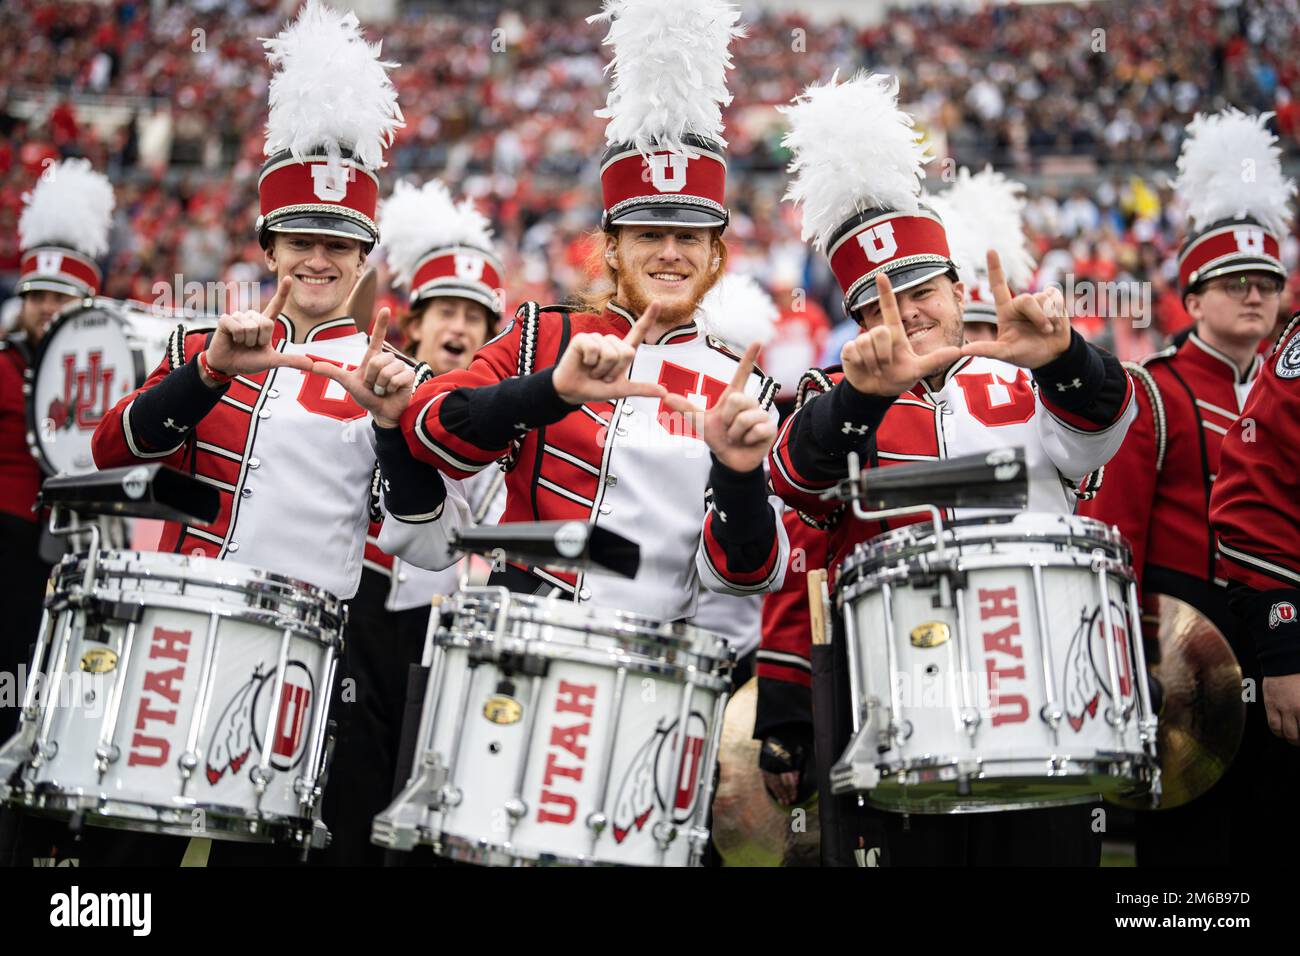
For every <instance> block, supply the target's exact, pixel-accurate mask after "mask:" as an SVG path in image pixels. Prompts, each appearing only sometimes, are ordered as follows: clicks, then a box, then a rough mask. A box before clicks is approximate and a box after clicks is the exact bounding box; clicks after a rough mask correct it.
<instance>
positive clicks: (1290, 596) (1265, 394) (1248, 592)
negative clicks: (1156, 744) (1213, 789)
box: [1210, 313, 1300, 866]
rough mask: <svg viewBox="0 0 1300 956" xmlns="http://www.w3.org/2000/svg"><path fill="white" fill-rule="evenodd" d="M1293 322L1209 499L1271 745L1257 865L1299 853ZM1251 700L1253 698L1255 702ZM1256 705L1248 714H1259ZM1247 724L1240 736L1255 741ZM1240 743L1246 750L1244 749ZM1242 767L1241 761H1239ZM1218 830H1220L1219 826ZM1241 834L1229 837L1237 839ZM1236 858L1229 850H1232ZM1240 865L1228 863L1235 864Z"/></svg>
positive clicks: (1262, 787) (1297, 399) (1299, 510)
mask: <svg viewBox="0 0 1300 956" xmlns="http://www.w3.org/2000/svg"><path fill="white" fill-rule="evenodd" d="M1297 421H1300V313H1298V314H1297V316H1295V317H1293V318H1292V319H1291V323H1290V325H1289V326H1288V327H1287V330H1286V332H1285V334H1284V335H1283V337H1282V340H1281V342H1280V344H1279V345H1278V347H1277V349H1276V351H1275V352H1274V353H1273V355H1272V357H1271V358H1270V359H1269V360H1268V362H1267V363H1265V366H1264V369H1263V371H1262V372H1260V374H1259V376H1258V378H1257V379H1256V382H1255V387H1254V388H1253V389H1252V391H1251V395H1250V400H1249V401H1247V402H1246V407H1245V408H1244V409H1242V413H1241V416H1240V417H1239V418H1238V419H1237V421H1236V422H1235V423H1234V424H1233V426H1232V428H1230V429H1229V430H1228V434H1227V436H1226V437H1225V438H1224V440H1223V445H1222V448H1221V459H1220V463H1219V478H1218V480H1217V481H1216V482H1215V483H1214V491H1213V492H1212V493H1211V495H1210V517H1211V519H1212V521H1213V522H1214V529H1215V532H1216V534H1217V536H1218V544H1219V552H1220V561H1219V567H1220V568H1221V569H1222V571H1223V573H1224V574H1225V575H1226V576H1227V577H1229V578H1231V579H1232V580H1233V581H1235V582H1236V583H1237V587H1236V589H1235V591H1234V594H1233V599H1232V600H1233V606H1234V609H1235V610H1236V611H1237V613H1238V614H1239V616H1240V618H1241V620H1242V622H1243V624H1244V628H1245V630H1246V632H1247V633H1248V634H1249V636H1250V639H1251V641H1252V643H1253V644H1254V650H1255V655H1254V657H1255V671H1254V676H1257V677H1260V678H1261V679H1260V681H1259V684H1258V687H1259V696H1262V699H1263V704H1264V707H1263V710H1264V711H1265V719H1266V720H1267V723H1268V729H1269V730H1270V731H1272V734H1273V736H1272V737H1268V738H1264V741H1263V742H1261V743H1259V744H1257V750H1256V753H1257V759H1256V760H1255V762H1254V763H1253V765H1252V766H1251V768H1250V770H1251V774H1250V780H1249V785H1250V788H1251V792H1250V795H1249V798H1248V799H1247V800H1245V801H1243V803H1244V804H1245V807H1244V809H1243V810H1241V811H1239V812H1240V813H1243V814H1249V815H1252V816H1253V819H1254V823H1255V826H1254V827H1251V828H1249V829H1246V828H1242V829H1244V830H1245V833H1244V834H1243V836H1244V839H1245V840H1246V841H1248V842H1249V844H1250V850H1251V851H1253V852H1252V854H1251V855H1252V857H1253V859H1254V860H1255V861H1256V862H1261V863H1263V862H1267V863H1269V864H1272V865H1274V866H1275V865H1276V863H1277V862H1278V861H1281V860H1291V859H1295V854H1296V852H1297V851H1300V819H1298V818H1297V816H1296V813H1295V795H1296V792H1297V789H1300V750H1297V749H1296V748H1297V747H1300V623H1297V618H1298V617H1300V557H1298V556H1297V555H1298V549H1297V547H1296V542H1297V541H1300V480H1297V477H1296V476H1297V475H1298V474H1300V451H1298V450H1297V448H1298V447H1300V446H1297V443H1296V441H1295V425H1296V422H1297ZM1257 699H1258V698H1257ZM1260 709H1261V708H1260V707H1259V705H1258V704H1257V703H1251V704H1249V705H1248V712H1249V711H1259V710H1260ZM1251 724H1252V722H1251V720H1250V719H1248V720H1247V729H1246V734H1247V735H1249V734H1251V733H1252V726H1251ZM1244 743H1245V741H1243V745H1244ZM1238 759H1240V757H1238ZM1215 822H1216V824H1219V825H1221V820H1216V821H1215ZM1237 832H1238V831H1237V830H1236V829H1234V834H1235V833H1237ZM1234 849H1235V847H1234ZM1237 856H1239V855H1238V854H1236V853H1234V857H1237Z"/></svg>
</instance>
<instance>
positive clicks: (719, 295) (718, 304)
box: [699, 272, 781, 352]
mask: <svg viewBox="0 0 1300 956" xmlns="http://www.w3.org/2000/svg"><path fill="white" fill-rule="evenodd" d="M700 311H701V312H702V313H703V314H702V316H701V321H700V323H699V324H700V326H701V327H702V328H703V330H704V331H705V332H706V333H708V334H709V335H712V336H714V337H716V338H719V339H722V341H724V342H726V343H727V344H728V345H730V346H731V347H732V348H734V349H737V350H738V351H741V352H743V351H744V350H745V349H747V348H749V344H750V343H751V342H757V343H759V344H760V345H766V344H767V343H768V342H770V341H771V340H772V336H773V335H775V334H776V320H777V319H778V318H780V315H781V310H780V309H778V308H777V305H776V302H774V301H773V300H772V297H771V296H770V295H768V294H767V290H765V289H764V288H763V287H762V286H761V285H759V283H758V280H756V279H754V278H752V277H751V276H747V275H742V274H740V273H738V272H728V273H727V274H726V275H724V276H723V277H722V278H721V279H719V280H718V281H717V282H716V283H715V284H714V286H713V288H712V289H710V290H709V291H708V294H706V295H705V296H704V299H703V301H701V302H700Z"/></svg>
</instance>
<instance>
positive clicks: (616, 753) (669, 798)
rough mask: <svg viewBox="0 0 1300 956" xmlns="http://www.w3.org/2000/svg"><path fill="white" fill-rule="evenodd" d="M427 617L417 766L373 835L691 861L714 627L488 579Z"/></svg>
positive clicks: (399, 841) (715, 709)
mask: <svg viewBox="0 0 1300 956" xmlns="http://www.w3.org/2000/svg"><path fill="white" fill-rule="evenodd" d="M431 628H437V630H436V631H431V634H432V640H431V652H430V654H429V657H430V659H429V661H427V663H429V665H430V671H429V682H428V689H427V691H426V695H425V700H424V709H423V712H422V714H421V717H420V728H419V736H418V737H417V745H416V759H415V767H414V769H413V771H412V775H411V779H410V781H409V782H408V783H407V786H406V788H405V789H404V790H403V791H402V793H401V794H400V795H399V796H398V797H397V799H396V800H395V801H394V802H393V804H392V806H390V807H389V808H388V809H387V810H385V811H384V813H382V814H380V815H379V816H378V817H376V818H375V824H374V833H373V838H374V842H376V843H378V844H380V845H382V846H387V847H392V848H395V849H402V850H409V849H411V848H412V847H414V846H415V845H416V844H429V845H431V846H433V848H434V852H435V853H438V854H440V855H442V856H448V857H451V858H453V859H457V860H463V861H468V862H474V863H480V864H486V865H493V866H535V865H545V864H570V865H591V864H630V865H641V866H686V865H698V863H699V861H700V858H701V856H702V854H703V852H704V849H705V848H706V847H707V845H708V842H709V830H708V814H709V805H710V803H711V800H712V794H713V786H714V768H715V767H716V765H717V753H718V743H719V739H720V735H721V732H722V715H723V708H724V707H725V705H726V700H727V691H728V688H729V686H730V676H729V675H730V670H731V652H730V650H729V649H728V646H727V643H726V641H725V640H724V639H723V638H721V637H719V636H717V635H714V634H711V633H709V632H706V631H701V630H698V629H696V628H693V627H690V626H688V625H685V624H664V623H661V622H658V621H654V620H650V619H647V618H642V617H637V616H634V615H631V614H626V613H623V612H619V611H610V610H604V609H599V608H593V607H591V606H589V605H575V604H572V603H569V602H565V601H552V600H548V599H544V598H537V597H532V596H525V595H520V594H511V593H510V592H509V591H507V590H506V589H504V588H494V587H481V588H467V589H465V590H462V591H460V592H459V593H457V594H456V595H454V596H453V598H452V599H451V601H450V603H449V605H444V611H443V614H442V615H441V625H440V626H439V615H437V614H435V615H434V618H433V621H432V622H431Z"/></svg>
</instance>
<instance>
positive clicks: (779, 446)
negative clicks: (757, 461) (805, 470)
mask: <svg viewBox="0 0 1300 956" xmlns="http://www.w3.org/2000/svg"><path fill="white" fill-rule="evenodd" d="M798 415H799V413H798V412H795V413H794V414H793V415H791V416H790V417H789V418H788V419H786V422H785V425H784V426H783V427H782V428H781V432H780V434H778V435H777V436H776V445H775V448H774V454H772V455H770V456H769V457H770V458H771V460H772V463H773V464H774V465H775V466H776V467H775V468H774V469H773V472H772V475H773V483H774V487H777V493H778V494H780V493H781V489H780V487H779V486H777V485H776V482H777V481H778V480H779V481H781V482H784V484H785V485H786V486H787V487H788V488H789V489H791V490H792V491H795V492H802V493H803V494H806V495H819V494H821V492H823V491H825V490H826V489H827V488H830V487H832V486H833V485H834V484H835V482H834V480H831V481H825V482H814V481H810V480H809V479H807V478H805V477H803V476H802V475H801V474H799V472H798V470H797V469H796V468H795V467H794V460H793V459H792V458H791V457H790V429H791V428H792V427H793V425H794V421H795V419H796V418H797V417H798ZM778 476H779V478H778Z"/></svg>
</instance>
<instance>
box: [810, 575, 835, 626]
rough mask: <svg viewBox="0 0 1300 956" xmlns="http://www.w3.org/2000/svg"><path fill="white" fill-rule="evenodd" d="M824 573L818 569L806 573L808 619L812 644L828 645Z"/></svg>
mask: <svg viewBox="0 0 1300 956" xmlns="http://www.w3.org/2000/svg"><path fill="white" fill-rule="evenodd" d="M825 588H826V571H825V569H823V568H818V569H817V570H815V571H809V572H808V617H809V623H810V624H811V627H812V642H813V643H814V644H829V643H830V634H829V633H827V630H826V597H825Z"/></svg>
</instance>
